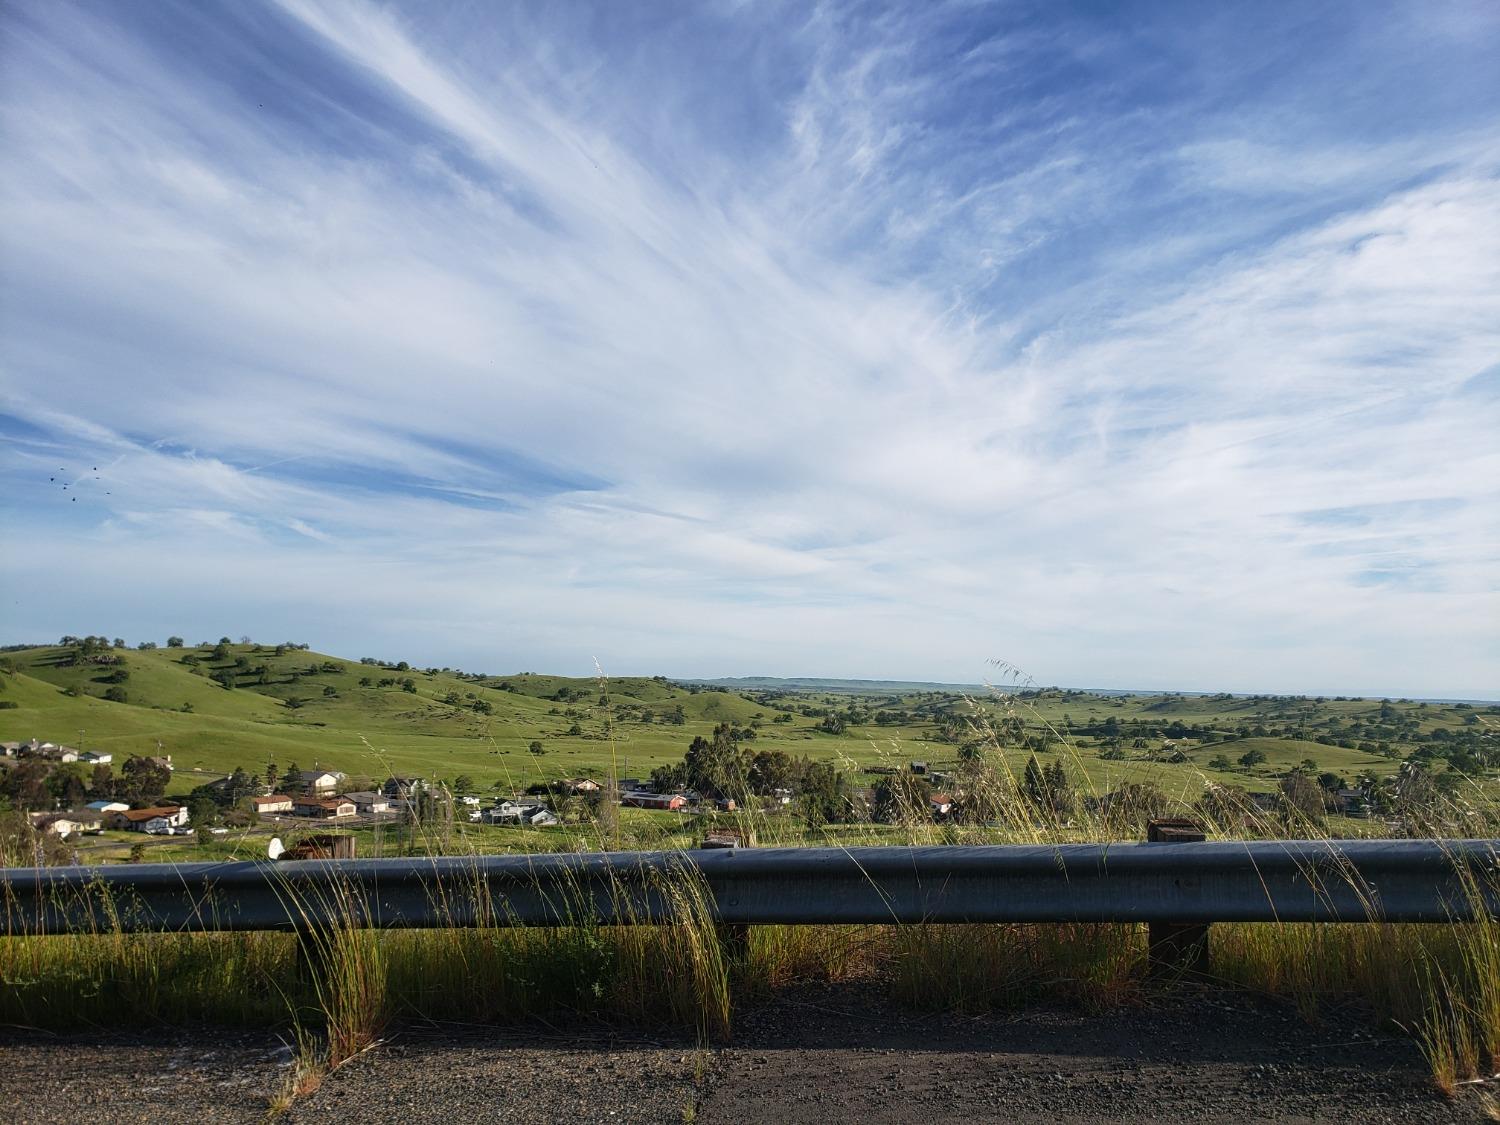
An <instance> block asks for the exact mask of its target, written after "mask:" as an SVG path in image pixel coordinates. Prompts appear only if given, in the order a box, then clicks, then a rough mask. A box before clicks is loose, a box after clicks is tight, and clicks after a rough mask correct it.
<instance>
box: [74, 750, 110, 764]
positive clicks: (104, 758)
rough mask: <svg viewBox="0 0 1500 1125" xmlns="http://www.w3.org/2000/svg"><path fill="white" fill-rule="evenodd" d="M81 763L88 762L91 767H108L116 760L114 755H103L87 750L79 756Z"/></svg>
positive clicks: (96, 751)
mask: <svg viewBox="0 0 1500 1125" xmlns="http://www.w3.org/2000/svg"><path fill="white" fill-rule="evenodd" d="M78 760H79V761H80V762H87V763H88V764H89V765H91V766H107V765H109V764H110V763H111V762H113V761H114V760H115V756H114V755H113V754H101V753H100V752H99V751H98V750H85V751H84V752H83V753H82V754H79V755H78Z"/></svg>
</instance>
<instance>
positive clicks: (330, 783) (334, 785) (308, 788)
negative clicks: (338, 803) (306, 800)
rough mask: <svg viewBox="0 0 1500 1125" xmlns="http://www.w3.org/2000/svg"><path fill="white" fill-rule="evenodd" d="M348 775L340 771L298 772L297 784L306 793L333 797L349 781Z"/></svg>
mask: <svg viewBox="0 0 1500 1125" xmlns="http://www.w3.org/2000/svg"><path fill="white" fill-rule="evenodd" d="M348 780H349V778H348V775H347V774H344V773H341V772H339V771H338V770H298V771H297V782H298V784H299V785H301V787H302V791H303V792H304V793H309V794H312V795H314V796H319V797H331V796H333V795H334V794H335V793H337V792H338V789H339V786H340V785H342V784H344V782H346V781H348Z"/></svg>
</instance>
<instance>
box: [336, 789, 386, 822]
mask: <svg viewBox="0 0 1500 1125" xmlns="http://www.w3.org/2000/svg"><path fill="white" fill-rule="evenodd" d="M344 800H346V801H352V802H353V803H354V808H355V810H356V811H357V812H358V813H359V814H360V815H361V816H375V815H376V814H378V813H386V812H390V811H391V802H390V798H389V797H387V796H386V795H385V794H384V793H370V792H365V791H363V790H362V791H360V792H358V793H345V794H344Z"/></svg>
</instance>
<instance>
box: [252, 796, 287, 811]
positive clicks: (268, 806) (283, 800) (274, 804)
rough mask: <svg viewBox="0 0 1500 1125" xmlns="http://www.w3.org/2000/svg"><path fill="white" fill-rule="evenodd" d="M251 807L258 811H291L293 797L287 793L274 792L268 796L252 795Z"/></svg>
mask: <svg viewBox="0 0 1500 1125" xmlns="http://www.w3.org/2000/svg"><path fill="white" fill-rule="evenodd" d="M250 807H251V808H252V809H254V810H255V811H256V812H257V813H279V812H291V811H292V799H291V798H290V797H288V796H287V795H286V794H285V793H272V794H270V795H269V796H266V797H251V798H250Z"/></svg>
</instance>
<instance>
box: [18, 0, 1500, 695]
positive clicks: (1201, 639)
mask: <svg viewBox="0 0 1500 1125" xmlns="http://www.w3.org/2000/svg"><path fill="white" fill-rule="evenodd" d="M1497 56H1500V9H1497V8H1496V6H1495V5H1493V4H1490V3H1486V2H1482V0H1476V2H1473V3H1462V2H1441V0H1433V2H1429V3H1423V4H1410V3H1398V4H1381V3H1372V2H1360V3H1336V4H1335V3H1328V4H1317V3H1305V2H1298V3H1285V4H1277V3H1258V4H1218V5H1208V4H1204V5H1194V4H1178V3H1140V4H1104V3H1077V4H1057V3H1036V4H1026V3H997V4H985V3H973V2H954V3H931V4H920V5H910V4H906V5H901V4H892V5H882V4H839V3H826V4H813V3H796V4H778V3H763V2H756V0H745V2H729V0H722V2H704V3H700V4H651V3H641V4H606V3H600V4H584V3H564V4H559V3H545V4H542V3H537V4H524V3H516V4H504V5H475V4H458V3H455V4H449V5H442V4H426V3H424V4H413V5H410V6H399V5H386V4H376V3H369V2H364V0H272V2H266V3H255V2H248V0H247V2H245V3H227V2H226V3H201V2H190V3H188V2H185V3H181V4H173V3H168V2H160V3H152V4H107V3H91V4H68V3H60V2H54V0H47V2H45V3H43V2H40V0H22V2H20V3H15V4H11V5H7V6H6V9H5V11H4V13H3V14H0V62H3V66H0V106H3V116H0V129H3V132H0V145H3V154H4V160H5V167H6V175H5V176H4V177H3V180H0V200H3V204H4V207H5V214H6V216H7V221H6V222H5V224H3V230H0V331H3V335H0V449H3V457H0V505H3V507H0V518H3V521H4V525H5V531H6V534H5V539H6V543H7V549H6V550H5V552H4V554H3V560H0V590H3V592H4V594H3V598H4V600H3V605H4V611H3V615H0V632H3V634H4V637H5V638H6V639H8V640H24V639H33V638H37V639H46V638H50V637H53V636H55V635H58V634H61V633H64V632H75V633H81V632H106V633H109V634H110V635H123V636H125V637H126V638H127V639H130V640H132V641H134V640H136V639H140V638H143V637H153V638H156V639H158V640H159V639H161V638H163V637H164V636H165V635H166V634H168V633H182V634H184V635H187V636H189V637H190V638H191V639H199V638H202V637H215V638H216V637H217V636H219V635H220V634H221V633H230V634H232V635H235V636H238V635H239V634H241V633H249V634H251V635H254V636H256V637H258V638H264V639H288V638H290V639H298V640H306V641H308V642H311V643H313V644H314V645H315V646H316V647H319V648H321V649H325V650H328V651H333V652H337V653H340V654H344V655H347V656H362V655H381V656H387V657H390V658H392V659H396V658H403V659H408V660H412V661H415V662H418V663H422V664H427V663H436V664H444V665H449V664H451V665H459V666H463V667H466V668H471V669H476V670H492V671H504V670H517V669H535V670H548V671H558V672H568V673H577V674H581V673H587V672H590V671H591V670H592V669H593V667H594V661H595V660H597V661H598V662H599V663H600V664H601V665H602V666H603V667H604V668H605V670H606V671H607V672H611V673H616V674H626V673H636V672H644V673H656V672H663V673H666V674H671V675H747V674H772V675H775V674H782V675H828V676H871V677H893V678H921V679H946V680H956V681H962V682H973V681H975V680H978V679H981V678H982V677H984V676H985V674H986V672H987V671H989V666H988V665H987V663H986V661H988V660H991V659H1000V660H1004V661H1007V662H1009V663H1010V664H1013V665H1016V666H1019V667H1021V668H1024V669H1025V670H1026V671H1027V672H1029V673H1030V674H1031V675H1032V676H1034V677H1035V678H1036V679H1037V680H1039V681H1042V682H1046V683H1066V684H1076V685H1096V686H1124V687H1146V688H1168V687H1177V688H1191V689H1205V690H1217V689H1230V690H1247V691H1254V690H1278V691H1307V692H1360V693H1368V694H1392V695H1408V694H1410V695H1438V696H1477V697H1495V696H1500V627H1497V626H1500V441H1497V440H1496V435H1497V434H1500V79H1497V78H1496V77H1495V72H1494V67H1493V60H1494V58H1496V57H1497ZM64 484H66V485H67V486H68V487H67V489H66V490H65V489H64V488H63V487H62V486H63V485H64Z"/></svg>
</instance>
